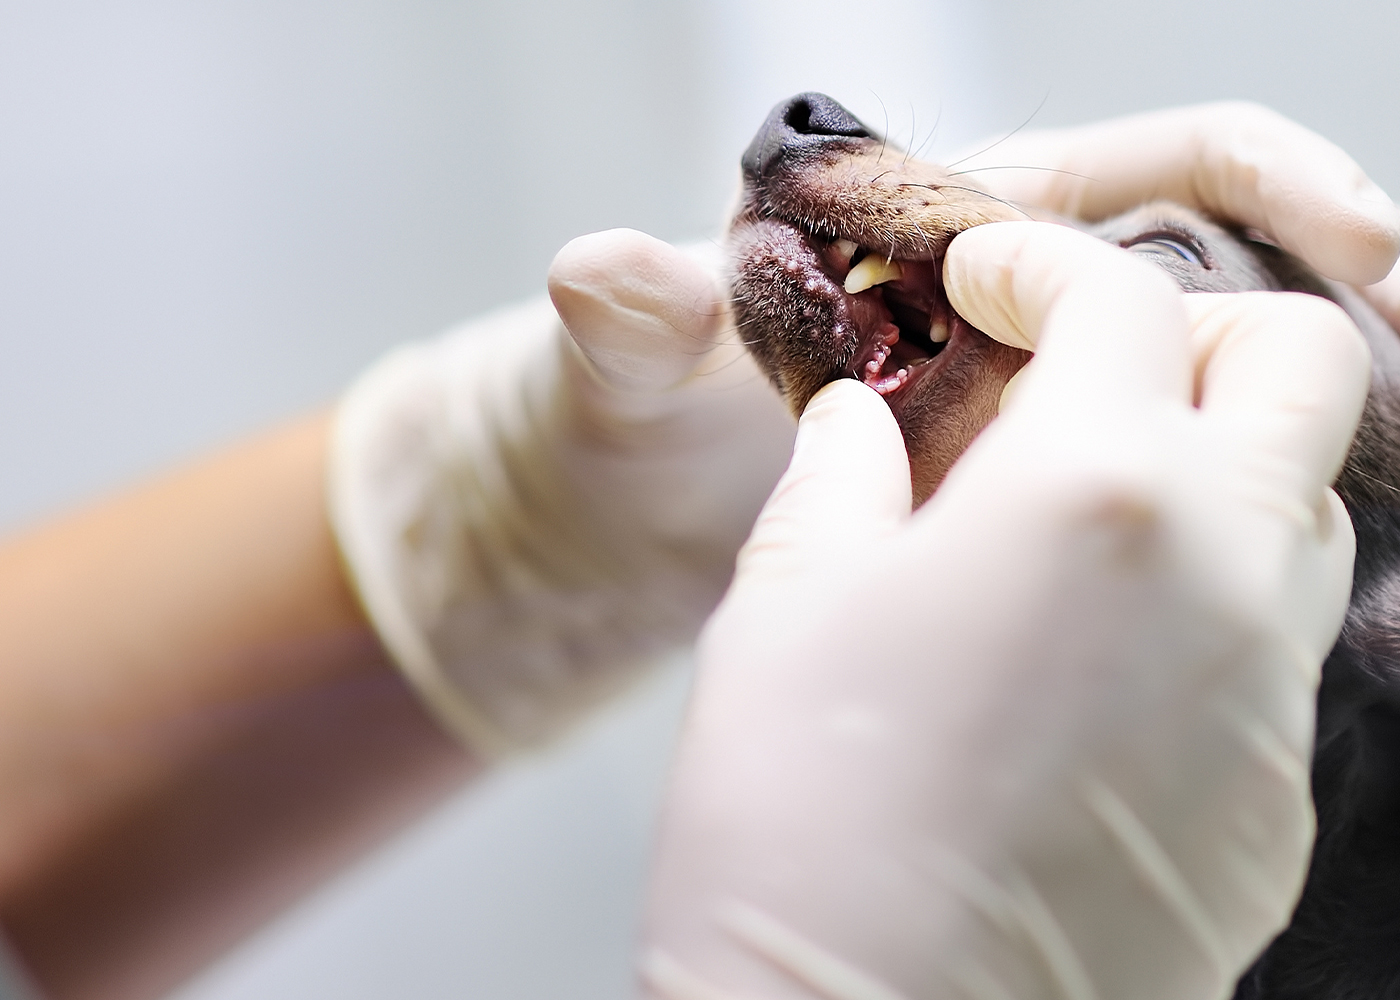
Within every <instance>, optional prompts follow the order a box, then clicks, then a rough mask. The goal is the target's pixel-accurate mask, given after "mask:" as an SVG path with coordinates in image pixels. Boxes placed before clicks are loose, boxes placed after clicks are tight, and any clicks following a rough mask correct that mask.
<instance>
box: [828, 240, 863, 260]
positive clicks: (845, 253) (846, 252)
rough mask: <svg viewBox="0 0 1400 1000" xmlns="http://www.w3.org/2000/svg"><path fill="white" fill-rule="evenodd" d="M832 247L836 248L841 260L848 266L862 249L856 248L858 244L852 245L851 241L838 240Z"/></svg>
mask: <svg viewBox="0 0 1400 1000" xmlns="http://www.w3.org/2000/svg"><path fill="white" fill-rule="evenodd" d="M831 245H832V246H834V247H835V248H836V252H837V253H839V254H840V255H841V259H842V260H843V261H845V262H846V263H847V264H849V263H850V262H851V258H852V257H854V256H855V255H856V251H857V250H859V249H860V247H858V246H856V244H854V243H852V242H851V241H850V240H836V241H835V242H834V243H832V244H831Z"/></svg>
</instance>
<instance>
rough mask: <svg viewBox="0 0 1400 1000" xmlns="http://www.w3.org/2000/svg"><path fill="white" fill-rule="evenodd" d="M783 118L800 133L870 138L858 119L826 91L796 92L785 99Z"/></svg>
mask: <svg viewBox="0 0 1400 1000" xmlns="http://www.w3.org/2000/svg"><path fill="white" fill-rule="evenodd" d="M780 106H781V105H780ZM783 121H784V122H785V123H786V124H787V125H788V127H789V128H791V129H792V130H793V131H794V132H796V133H797V134H799V135H841V136H846V137H848V138H853V139H856V138H861V139H864V138H869V137H870V130H869V129H867V128H866V127H865V126H864V125H862V124H861V122H860V119H858V118H857V117H856V116H855V115H853V114H851V113H850V112H849V111H847V110H846V109H845V108H843V107H842V106H841V105H840V104H837V103H836V102H835V101H833V100H832V99H831V98H829V97H827V96H826V95H825V94H798V95H797V96H796V97H794V98H792V100H790V101H788V102H787V113H786V114H784V115H783Z"/></svg>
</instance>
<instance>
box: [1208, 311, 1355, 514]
mask: <svg viewBox="0 0 1400 1000" xmlns="http://www.w3.org/2000/svg"><path fill="white" fill-rule="evenodd" d="M1184 299H1185V304H1186V311H1187V315H1188V316H1189V317H1190V322H1191V327H1192V349H1193V352H1194V353H1195V355H1196V367H1197V384H1198V386H1199V390H1198V393H1199V397H1200V409H1201V412H1202V414H1203V415H1205V416H1206V417H1208V418H1209V419H1210V420H1211V422H1212V423H1213V424H1214V425H1215V426H1218V427H1220V428H1221V429H1222V432H1224V433H1229V434H1230V435H1232V436H1233V437H1234V438H1235V439H1236V440H1237V441H1240V442H1242V443H1243V444H1244V445H1245V447H1246V448H1247V449H1248V450H1249V453H1250V454H1251V455H1252V456H1253V457H1254V458H1255V459H1256V462H1255V465H1256V467H1257V468H1259V469H1261V470H1274V471H1276V472H1279V473H1282V474H1283V475H1285V476H1287V477H1289V478H1290V479H1292V480H1294V483H1293V484H1292V485H1293V488H1295V489H1296V490H1297V491H1298V492H1297V494H1296V495H1297V496H1298V498H1299V499H1300V500H1303V501H1304V502H1306V503H1307V504H1308V505H1309V506H1316V505H1317V504H1318V503H1319V502H1320V498H1321V497H1322V495H1323V491H1325V490H1326V489H1327V487H1328V486H1329V485H1331V483H1332V481H1333V480H1334V479H1336V478H1337V473H1338V472H1339V471H1340V470H1341V467H1342V462H1343V461H1344V460H1345V459H1346V455H1347V451H1348V449H1349V448H1350V447H1351V439H1352V437H1353V435H1355V433H1356V425H1357V422H1358V421H1359V420H1360V419H1361V409H1362V407H1363V406H1364V405H1365V402H1366V390H1367V387H1368V386H1369V384H1370V377H1371V353H1370V350H1369V349H1368V348H1367V346H1366V341H1365V339H1364V338H1363V337H1362V336H1361V332H1360V331H1359V330H1357V328H1356V324H1354V323H1353V322H1352V321H1351V319H1350V318H1349V317H1348V316H1347V314H1346V313H1345V312H1343V311H1342V310H1341V309H1340V308H1339V307H1338V306H1337V305H1335V304H1334V303H1332V302H1328V301H1327V300H1325V299H1321V298H1318V297H1317V296H1314V295H1302V294H1299V293H1291V292H1246V293H1243V294H1230V295H1225V294H1216V295H1187V296H1184Z"/></svg>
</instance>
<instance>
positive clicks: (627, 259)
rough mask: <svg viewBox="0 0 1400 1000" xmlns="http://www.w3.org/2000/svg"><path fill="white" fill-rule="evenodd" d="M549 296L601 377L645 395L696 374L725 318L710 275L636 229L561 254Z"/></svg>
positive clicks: (585, 240)
mask: <svg viewBox="0 0 1400 1000" xmlns="http://www.w3.org/2000/svg"><path fill="white" fill-rule="evenodd" d="M549 297H550V298H551V299H552V300H553V301H554V308H555V309H557V310H558V312H559V316H560V318H561V319H562V320H563V321H564V326H565V327H567V328H568V331H569V333H570V335H571V336H572V337H573V338H574V341H575V342H576V343H577V344H578V346H579V347H580V349H582V351H583V353H584V355H585V356H586V357H587V358H588V359H589V360H590V361H591V362H592V363H593V364H594V365H595V366H596V368H597V370H598V372H599V374H600V375H602V377H603V378H604V379H605V380H606V381H608V382H609V383H610V384H612V385H614V386H615V387H617V388H621V389H633V390H640V391H647V390H652V391H656V390H662V389H667V388H670V387H672V386H674V385H676V384H677V383H678V382H680V381H682V380H683V379H685V378H686V376H688V375H689V374H690V373H691V372H692V371H694V370H695V367H696V365H697V364H698V363H699V362H700V361H701V359H702V358H704V357H705V355H706V354H707V352H708V351H709V350H710V348H711V347H712V346H713V344H714V341H715V339H716V337H717V336H718V335H719V331H720V329H721V326H722V323H721V321H722V318H723V315H724V309H723V305H722V301H723V300H722V298H721V292H720V289H719V286H718V283H717V282H716V280H715V277H714V274H713V272H712V271H711V270H710V269H708V268H706V267H705V266H703V265H702V264H700V263H699V262H697V261H696V260H694V259H692V258H691V257H689V256H687V255H686V254H685V253H683V252H682V251H680V250H678V249H676V248H675V247H673V246H671V245H670V244H668V243H663V242H662V241H661V240H658V239H655V238H653V237H651V236H647V235H645V234H644V233H639V232H636V231H635V230H631V229H613V230H609V231H608V232H603V233H593V234H592V235H589V236H580V237H579V238H578V239H575V240H573V241H572V242H570V243H569V244H568V245H567V246H565V247H564V249H562V250H560V251H559V254H558V255H557V256H556V257H555V258H554V263H553V264H551V265H550V268H549Z"/></svg>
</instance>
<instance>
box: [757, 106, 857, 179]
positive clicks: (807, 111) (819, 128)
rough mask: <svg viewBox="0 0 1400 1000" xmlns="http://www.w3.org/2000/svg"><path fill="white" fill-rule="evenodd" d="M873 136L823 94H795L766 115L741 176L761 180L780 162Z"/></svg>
mask: <svg viewBox="0 0 1400 1000" xmlns="http://www.w3.org/2000/svg"><path fill="white" fill-rule="evenodd" d="M872 135H873V133H872V132H871V131H870V130H869V129H868V128H866V127H865V126H864V125H862V124H861V123H860V120H859V119H858V118H856V116H855V115H853V114H851V113H850V112H849V111H847V110H846V109H845V108H843V107H841V105H839V104H837V103H836V102H835V101H833V100H832V99H831V98H829V97H827V96H826V95H825V94H817V93H806V94H798V95H797V96H796V97H790V98H788V99H787V100H786V101H783V102H782V103H781V104H779V105H778V106H777V107H775V108H774V109H773V110H772V111H770V112H769V113H768V120H767V121H765V122H764V123H763V125H762V127H761V128H759V130H758V134H757V135H755V136H754V137H753V142H751V143H749V148H748V149H746V150H745V151H744V158H743V160H741V161H740V162H741V163H742V164H743V167H744V173H745V174H747V175H749V176H750V177H762V176H763V175H764V174H766V173H768V172H769V171H770V170H772V169H773V167H774V166H775V165H776V164H777V163H778V161H779V160H782V159H785V158H789V157H793V156H800V155H802V154H804V153H810V152H815V151H817V150H820V149H823V148H829V147H830V146H831V144H832V143H833V142H841V141H843V140H845V139H869V138H871V136H872Z"/></svg>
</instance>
